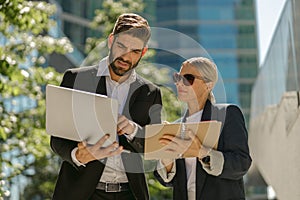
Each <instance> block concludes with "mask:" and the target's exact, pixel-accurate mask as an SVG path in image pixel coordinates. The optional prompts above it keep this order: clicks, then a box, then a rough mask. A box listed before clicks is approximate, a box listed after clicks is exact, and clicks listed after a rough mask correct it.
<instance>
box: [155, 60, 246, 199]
mask: <svg viewBox="0 0 300 200" xmlns="http://www.w3.org/2000/svg"><path fill="white" fill-rule="evenodd" d="M173 79H174V82H175V84H176V87H177V92H178V98H179V100H181V101H183V102H185V103H186V104H187V108H188V109H187V112H186V113H185V115H184V117H183V118H181V119H180V120H179V121H181V122H186V123H189V122H200V121H209V120H218V121H221V122H222V128H221V133H220V137H219V141H218V147H217V149H216V150H214V149H210V148H207V147H205V146H204V145H202V144H201V141H200V140H199V139H198V137H197V136H195V135H194V133H193V132H192V131H191V130H187V131H186V134H187V135H188V136H189V139H180V138H178V137H175V136H173V135H171V134H168V133H166V134H164V135H163V137H162V138H160V143H162V144H163V145H168V148H167V150H168V151H173V152H176V153H178V155H179V157H178V158H177V159H175V160H172V159H163V160H160V161H159V163H158V165H157V170H156V171H155V172H154V174H155V176H156V177H157V178H158V180H159V181H160V182H161V183H162V184H163V185H165V186H171V187H173V198H174V199H175V200H176V199H178V200H179V199H180V200H184V199H189V200H192V199H197V200H200V199H201V200H229V199H231V200H233V199H245V192H244V184H243V176H244V175H245V174H246V172H247V171H248V169H249V167H250V165H251V157H250V155H249V147H248V141H247V140H248V136H247V130H246V127H245V122H244V117H243V114H242V112H241V111H240V109H239V108H238V107H237V106H236V105H228V104H227V105H225V104H214V101H215V100H214V96H213V94H212V89H213V87H214V85H215V83H216V82H217V79H218V77H217V67H216V65H215V64H214V63H213V62H212V61H211V60H209V59H207V58H204V57H197V58H191V59H188V60H187V61H185V62H184V63H183V64H182V66H181V69H180V72H179V73H175V74H174V76H173ZM182 155H189V157H188V158H185V159H182Z"/></svg>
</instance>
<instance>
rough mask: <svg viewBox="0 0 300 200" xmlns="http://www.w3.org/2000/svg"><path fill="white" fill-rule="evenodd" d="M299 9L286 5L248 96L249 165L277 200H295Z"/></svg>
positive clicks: (290, 0) (298, 193)
mask: <svg viewBox="0 0 300 200" xmlns="http://www.w3.org/2000/svg"><path fill="white" fill-rule="evenodd" d="M298 9H300V3H299V1H294V0H287V1H286V2H285V5H284V8H283V10H282V12H281V15H280V18H279V21H278V23H277V26H276V28H275V31H274V34H273V37H272V40H271V43H270V45H269V49H268V52H267V55H266V57H265V60H264V61H263V64H262V66H260V70H259V75H258V78H257V81H256V82H255V85H254V87H253V91H252V106H251V118H250V132H249V144H250V148H251V152H252V158H253V164H254V166H256V167H257V169H258V170H259V171H260V173H261V175H262V176H263V178H264V180H265V181H266V183H267V184H268V185H269V186H272V188H273V189H274V191H275V193H276V197H277V198H278V199H299V198H300V191H299V187H300V184H299V181H298V177H299V176H300V171H299V165H300V157H299V153H298V148H299V145H300V135H299V130H300V115H299V113H300V92H299V90H300V73H299V72H300V64H299V61H300V60H299V58H300V51H299V50H300V48H299V47H300V28H299V22H300V15H299V12H297V11H298Z"/></svg>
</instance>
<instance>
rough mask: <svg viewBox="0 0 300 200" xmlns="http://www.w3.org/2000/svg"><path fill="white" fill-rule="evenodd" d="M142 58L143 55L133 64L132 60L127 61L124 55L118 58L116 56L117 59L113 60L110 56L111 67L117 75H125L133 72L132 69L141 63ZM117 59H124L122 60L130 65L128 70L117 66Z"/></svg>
mask: <svg viewBox="0 0 300 200" xmlns="http://www.w3.org/2000/svg"><path fill="white" fill-rule="evenodd" d="M109 57H110V56H109ZM140 59H141V57H140V58H139V60H138V61H137V62H136V63H135V64H134V65H133V64H132V62H130V61H125V60H124V59H123V58H122V57H118V58H116V59H115V60H113V61H112V58H109V62H110V67H111V69H112V71H113V72H114V73H115V74H116V75H118V76H124V75H126V74H128V73H131V70H132V69H134V68H135V67H136V66H137V65H138V64H139V62H140ZM116 61H122V62H125V63H127V64H128V65H129V66H130V67H129V68H128V69H127V70H125V69H123V68H119V67H117V66H116V65H115V62H116Z"/></svg>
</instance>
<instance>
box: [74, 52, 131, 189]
mask: <svg viewBox="0 0 300 200" xmlns="http://www.w3.org/2000/svg"><path fill="white" fill-rule="evenodd" d="M108 64H109V63H108V57H105V58H103V59H102V60H101V61H100V63H99V68H98V72H97V76H105V78H106V79H105V80H106V92H107V96H108V97H110V98H114V99H116V100H118V103H119V114H122V112H123V109H124V106H125V103H126V100H127V97H128V92H129V88H130V84H131V83H133V82H134V81H135V80H136V72H135V71H134V70H132V73H131V74H130V76H129V77H128V79H127V80H125V81H124V82H122V83H121V84H119V83H118V82H116V81H114V80H112V79H111V76H110V73H109V69H108ZM136 128H137V125H136ZM136 131H137V129H136V130H135V131H134V133H133V134H130V135H129V136H128V135H126V137H127V139H129V140H132V139H133V137H134V136H135V134H136ZM76 151H77V148H75V149H74V150H73V151H72V160H73V162H74V163H75V164H77V165H78V166H80V165H83V164H82V163H80V162H79V161H78V160H77V159H76V156H75V153H76ZM100 182H105V183H106V182H110V183H126V182H128V179H127V176H126V173H125V169H124V165H123V162H122V158H121V155H116V156H112V157H108V158H107V161H106V165H105V168H104V171H103V174H102V176H101V178H100Z"/></svg>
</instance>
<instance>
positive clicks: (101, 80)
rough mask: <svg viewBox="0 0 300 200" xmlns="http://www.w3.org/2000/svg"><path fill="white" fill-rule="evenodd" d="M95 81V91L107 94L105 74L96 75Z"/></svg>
mask: <svg viewBox="0 0 300 200" xmlns="http://www.w3.org/2000/svg"><path fill="white" fill-rule="evenodd" d="M95 82H96V83H95V84H97V89H96V93H97V94H102V95H107V91H106V81H105V76H101V77H96V78H95Z"/></svg>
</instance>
